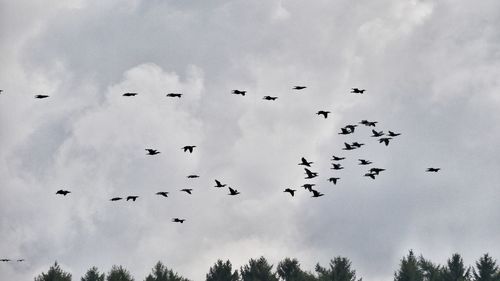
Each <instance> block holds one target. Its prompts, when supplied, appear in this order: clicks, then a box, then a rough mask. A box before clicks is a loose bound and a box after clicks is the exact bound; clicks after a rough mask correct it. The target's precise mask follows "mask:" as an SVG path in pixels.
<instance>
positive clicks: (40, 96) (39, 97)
mask: <svg viewBox="0 0 500 281" xmlns="http://www.w3.org/2000/svg"><path fill="white" fill-rule="evenodd" d="M48 97H49V96H47V95H36V96H35V99H44V98H48Z"/></svg>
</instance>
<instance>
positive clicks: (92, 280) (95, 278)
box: [80, 266, 104, 281]
mask: <svg viewBox="0 0 500 281" xmlns="http://www.w3.org/2000/svg"><path fill="white" fill-rule="evenodd" d="M80 280H81V281H104V273H100V272H99V270H98V269H97V267H95V266H93V267H91V268H90V269H89V270H87V273H85V276H83V277H82V278H81V279H80Z"/></svg>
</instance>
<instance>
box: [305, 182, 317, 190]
mask: <svg viewBox="0 0 500 281" xmlns="http://www.w3.org/2000/svg"><path fill="white" fill-rule="evenodd" d="M313 186H315V184H314V183H306V184H303V185H302V187H303V188H304V189H305V190H309V191H312V187H313Z"/></svg>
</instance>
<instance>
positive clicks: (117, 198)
mask: <svg viewBox="0 0 500 281" xmlns="http://www.w3.org/2000/svg"><path fill="white" fill-rule="evenodd" d="M122 199H123V198H121V197H113V198H111V199H109V201H118V200H122Z"/></svg>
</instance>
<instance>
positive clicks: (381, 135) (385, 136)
mask: <svg viewBox="0 0 500 281" xmlns="http://www.w3.org/2000/svg"><path fill="white" fill-rule="evenodd" d="M306 88H307V87H306V86H294V87H293V88H292V89H293V90H297V91H300V90H303V89H306ZM365 91H366V90H365V89H359V88H351V91H350V93H353V94H363V93H364V92H365ZM2 93H3V90H0V94H2ZM231 93H232V94H234V95H240V96H245V95H246V93H247V91H245V90H232V91H231ZM137 95H138V93H135V92H127V93H124V94H123V95H122V96H124V97H134V96H137ZM182 95H183V94H181V93H168V94H166V96H167V97H170V98H179V99H180V98H181V97H182ZM48 97H49V95H41V94H40V95H35V98H36V99H46V98H48ZM263 99H264V100H268V101H275V100H277V99H278V97H276V96H264V97H263ZM330 113H331V112H330V111H327V110H319V111H318V112H316V114H317V115H318V116H322V117H324V118H325V119H327V118H328V116H329V114H330ZM377 123H378V122H377V121H368V120H361V121H360V122H359V123H358V124H348V125H346V126H344V127H342V128H340V132H339V133H338V134H339V135H350V134H353V133H354V132H355V130H356V127H358V126H359V125H363V126H366V127H369V128H372V130H371V132H372V135H371V137H373V138H378V142H379V143H383V144H384V145H386V146H388V145H389V143H390V142H391V141H392V140H393V139H394V138H396V137H398V136H400V135H401V133H395V132H393V131H387V133H385V132H384V131H377V130H375V127H376V125H377ZM364 145H365V144H364V143H359V142H352V143H347V142H344V147H343V148H342V150H345V151H350V150H355V149H359V148H361V147H362V146H364ZM196 147H197V146H196V145H186V146H184V147H182V148H181V149H182V150H183V151H184V152H186V153H187V152H188V153H193V152H194V150H195V148H196ZM145 150H146V152H147V153H146V155H148V156H154V155H158V154H160V153H161V152H160V151H158V150H157V149H153V148H146V149H145ZM345 159H346V157H339V156H335V155H333V156H332V158H331V162H332V163H331V164H332V167H331V169H332V170H337V171H338V170H342V169H344V167H343V166H342V164H341V161H342V160H345ZM358 161H359V163H358V164H359V165H361V166H368V165H371V164H373V162H372V161H370V160H367V159H358ZM312 164H313V162H311V161H308V160H307V159H306V158H305V157H302V158H301V159H300V163H298V165H299V166H303V167H304V172H305V175H306V176H305V178H304V179H306V180H311V179H314V178H316V177H318V176H319V174H318V172H313V171H311V169H312V166H311V165H312ZM439 170H440V168H436V167H429V168H427V169H426V172H434V173H436V172H439ZM383 171H385V169H383V168H378V167H371V168H370V169H368V171H367V172H366V173H365V174H364V176H365V177H369V178H371V179H373V180H374V179H375V178H376V177H377V176H378V175H380V173H381V172H383ZM187 178H189V179H195V178H199V176H198V175H188V176H187ZM339 180H340V177H330V178H328V179H327V181H328V182H331V183H333V184H334V185H336V184H337V183H338V182H339ZM214 187H217V188H224V187H227V188H228V191H229V193H228V194H227V195H230V196H236V195H239V194H240V192H239V191H238V190H237V189H234V188H232V187H230V186H228V185H227V184H223V183H222V182H221V181H219V180H217V179H215V185H214ZM301 187H303V188H304V189H305V190H307V191H309V192H310V193H312V196H311V197H321V196H324V194H323V193H321V192H319V191H318V190H316V189H314V187H315V184H314V183H305V184H303V185H302V186H301ZM179 191H181V192H185V193H187V194H192V192H193V189H190V188H185V189H181V190H179ZM296 191H297V190H296V189H292V188H286V189H285V190H284V191H283V192H285V193H289V194H290V195H291V196H292V197H294V196H295V192H296ZM70 193H71V191H69V190H65V189H60V190H58V191H57V192H56V195H61V196H67V195H68V194H70ZM156 195H158V196H161V197H168V195H169V192H168V191H158V192H156ZM138 198H139V196H138V195H128V196H126V197H113V198H111V199H109V200H110V201H112V202H115V201H120V200H125V201H132V202H135V201H136V200H137V199H138ZM185 221H186V219H185V218H177V217H175V218H172V222H174V223H184V222H185ZM0 261H1V262H10V261H13V260H11V259H0ZM16 261H17V262H23V261H24V259H17V260H16Z"/></svg>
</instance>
